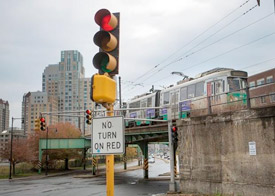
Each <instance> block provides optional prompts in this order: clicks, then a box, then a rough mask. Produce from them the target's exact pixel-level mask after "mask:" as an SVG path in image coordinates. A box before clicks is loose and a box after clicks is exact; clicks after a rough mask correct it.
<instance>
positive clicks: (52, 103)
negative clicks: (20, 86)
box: [22, 91, 58, 135]
mask: <svg viewBox="0 0 275 196" xmlns="http://www.w3.org/2000/svg"><path fill="white" fill-rule="evenodd" d="M57 110H58V100H57V98H56V97H54V96H48V95H47V93H46V92H40V91H37V92H28V93H26V94H24V96H23V102H22V118H24V121H23V123H22V129H23V130H24V131H25V132H26V134H27V135H30V134H31V133H33V132H34V128H35V119H37V118H40V113H42V112H57ZM43 117H45V119H46V123H47V125H52V124H56V123H57V122H58V118H57V116H54V115H44V116H43Z"/></svg>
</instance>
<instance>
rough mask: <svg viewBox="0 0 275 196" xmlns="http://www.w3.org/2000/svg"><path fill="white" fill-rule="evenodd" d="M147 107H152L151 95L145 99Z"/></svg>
mask: <svg viewBox="0 0 275 196" xmlns="http://www.w3.org/2000/svg"><path fill="white" fill-rule="evenodd" d="M147 107H152V97H150V98H148V99H147Z"/></svg>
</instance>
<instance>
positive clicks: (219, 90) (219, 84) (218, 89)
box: [215, 80, 223, 94]
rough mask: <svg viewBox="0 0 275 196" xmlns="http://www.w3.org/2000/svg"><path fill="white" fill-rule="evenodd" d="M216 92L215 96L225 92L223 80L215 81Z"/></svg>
mask: <svg viewBox="0 0 275 196" xmlns="http://www.w3.org/2000/svg"><path fill="white" fill-rule="evenodd" d="M215 90H216V92H215V94H220V93H222V92H223V85H222V80H219V81H215Z"/></svg>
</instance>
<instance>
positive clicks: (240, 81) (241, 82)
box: [227, 77, 246, 92]
mask: <svg viewBox="0 0 275 196" xmlns="http://www.w3.org/2000/svg"><path fill="white" fill-rule="evenodd" d="M227 81H228V86H229V92H235V91H240V90H243V89H244V88H245V87H246V78H233V77H230V78H228V79H227Z"/></svg>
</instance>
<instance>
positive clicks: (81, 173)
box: [0, 160, 142, 181]
mask: <svg viewBox="0 0 275 196" xmlns="http://www.w3.org/2000/svg"><path fill="white" fill-rule="evenodd" d="M134 161H135V160H133V161H131V162H127V164H129V163H133V162H134ZM121 165H122V166H123V163H119V164H115V173H121V172H126V171H133V170H137V169H142V166H137V165H136V166H128V165H127V170H124V169H123V167H121ZM119 167H121V168H119ZM105 168H106V166H105V164H104V165H101V166H99V168H98V171H97V173H98V174H97V175H92V169H91V168H86V170H79V169H69V170H68V171H61V172H55V173H51V172H49V173H48V175H47V176H46V175H45V173H44V172H42V173H41V174H37V175H34V176H28V177H18V178H17V177H15V178H12V179H7V178H6V179H0V181H16V180H37V179H42V178H49V177H56V176H63V175H71V174H75V175H78V176H82V177H87V178H88V176H90V177H97V176H102V175H105V174H106V170H105ZM78 176H76V177H78Z"/></svg>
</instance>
